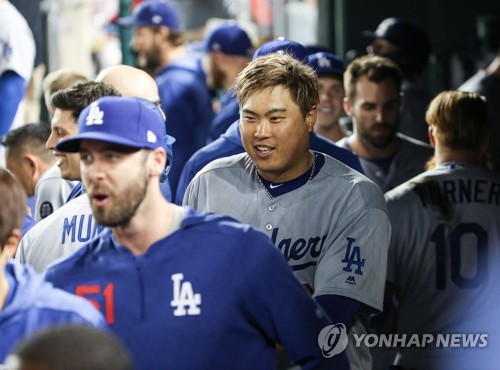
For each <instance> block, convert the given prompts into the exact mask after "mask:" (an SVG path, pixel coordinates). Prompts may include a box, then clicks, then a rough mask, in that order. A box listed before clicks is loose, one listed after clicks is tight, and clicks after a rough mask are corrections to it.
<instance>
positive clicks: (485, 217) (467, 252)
mask: <svg viewBox="0 0 500 370" xmlns="http://www.w3.org/2000/svg"><path fill="white" fill-rule="evenodd" d="M386 200H387V207H388V211H389V216H390V219H391V223H392V230H393V232H392V237H391V244H390V247H389V258H388V271H387V280H388V281H389V282H391V283H392V284H393V285H394V288H395V290H396V291H397V292H399V308H398V322H397V326H398V332H399V333H402V334H404V333H410V334H413V333H416V334H433V333H453V332H454V331H453V328H454V327H458V326H460V325H459V324H461V323H462V322H463V320H464V316H463V313H464V311H466V308H469V307H472V306H473V305H474V304H478V305H479V307H480V306H481V303H480V301H481V300H482V299H483V298H484V296H485V294H486V295H489V294H491V292H492V291H495V290H496V284H497V283H498V281H496V279H490V273H491V271H494V270H495V269H496V267H495V266H494V264H496V262H494V261H496V258H493V257H496V256H497V255H498V254H499V248H498V246H499V245H500V174H497V173H495V172H492V171H488V170H486V169H483V168H481V167H478V166H474V165H471V164H461V163H455V162H450V163H446V164H443V165H440V166H438V167H436V168H435V169H433V170H431V171H427V172H425V173H423V174H421V175H419V176H417V177H416V178H414V179H412V180H410V181H408V182H406V183H404V184H402V185H401V186H399V187H397V188H395V189H393V190H392V191H390V192H388V193H387V194H386ZM492 280H495V281H492ZM478 314H480V311H479V310H478V311H476V315H474V316H477V315H478ZM474 330H475V332H477V333H487V332H488V330H487V328H480V327H477V328H474ZM401 355H402V357H401V359H400V361H399V363H400V364H401V365H403V366H404V367H415V368H426V369H432V368H446V367H442V366H441V367H439V366H433V364H436V363H437V361H438V359H439V358H441V360H442V358H443V357H444V356H453V351H452V348H451V349H450V348H448V349H446V348H444V349H443V348H438V349H436V347H435V345H433V346H428V348H426V349H415V348H402V349H401Z"/></svg>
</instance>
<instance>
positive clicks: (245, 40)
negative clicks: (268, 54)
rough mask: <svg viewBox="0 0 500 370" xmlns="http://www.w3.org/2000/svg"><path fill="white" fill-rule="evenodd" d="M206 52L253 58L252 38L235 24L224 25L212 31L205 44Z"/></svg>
mask: <svg viewBox="0 0 500 370" xmlns="http://www.w3.org/2000/svg"><path fill="white" fill-rule="evenodd" d="M204 48H205V51H207V52H211V51H220V52H221V53H224V54H228V55H236V56H246V57H251V56H252V54H253V46H252V41H251V40H250V37H248V34H247V33H246V32H245V30H243V29H242V28H241V27H240V26H238V25H237V24H236V23H234V22H226V23H222V24H221V25H219V26H216V27H215V28H213V29H211V30H210V31H209V33H208V34H207V36H206V37H205V42H204Z"/></svg>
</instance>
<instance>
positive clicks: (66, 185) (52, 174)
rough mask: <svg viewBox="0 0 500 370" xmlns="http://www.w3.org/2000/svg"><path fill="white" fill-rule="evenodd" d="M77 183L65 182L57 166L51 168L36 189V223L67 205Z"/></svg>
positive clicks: (39, 181)
mask: <svg viewBox="0 0 500 370" xmlns="http://www.w3.org/2000/svg"><path fill="white" fill-rule="evenodd" d="M73 186H75V182H72V181H68V180H64V179H63V178H62V177H61V171H60V170H59V167H58V166H57V165H54V166H52V167H50V168H49V169H48V170H47V171H45V173H44V174H43V175H42V176H41V177H40V180H38V182H37V184H36V187H35V214H34V217H35V221H36V222H38V221H40V220H43V219H44V218H45V217H47V216H49V215H51V214H52V213H53V212H54V211H55V210H56V209H58V208H59V207H61V206H62V205H63V204H64V203H66V199H68V195H69V193H70V192H71V189H72V188H73Z"/></svg>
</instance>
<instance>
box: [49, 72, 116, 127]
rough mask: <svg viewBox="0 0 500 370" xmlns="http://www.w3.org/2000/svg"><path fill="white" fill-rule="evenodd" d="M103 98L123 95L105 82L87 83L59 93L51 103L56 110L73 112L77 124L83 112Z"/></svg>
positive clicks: (75, 85) (81, 83) (52, 98)
mask: <svg viewBox="0 0 500 370" xmlns="http://www.w3.org/2000/svg"><path fill="white" fill-rule="evenodd" d="M103 96H121V94H120V93H119V92H118V90H116V89H115V88H114V87H113V86H111V85H109V84H107V83H105V82H96V81H87V82H79V83H76V84H74V85H73V86H71V87H68V88H67V89H64V90H59V91H57V92H56V93H54V95H52V97H51V102H52V105H53V106H54V107H55V108H59V109H63V110H69V111H71V116H72V117H73V118H74V119H75V122H77V121H78V116H79V115H80V113H81V112H82V110H84V109H85V108H86V107H87V106H88V105H90V104H91V103H93V102H94V101H96V100H97V99H99V98H102V97H103Z"/></svg>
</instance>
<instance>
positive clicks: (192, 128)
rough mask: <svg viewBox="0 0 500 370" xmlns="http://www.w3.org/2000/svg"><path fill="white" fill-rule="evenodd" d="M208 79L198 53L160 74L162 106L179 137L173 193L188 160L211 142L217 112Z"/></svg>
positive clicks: (169, 130)
mask: <svg viewBox="0 0 500 370" xmlns="http://www.w3.org/2000/svg"><path fill="white" fill-rule="evenodd" d="M205 80H206V76H205V73H204V72H203V69H202V67H201V59H200V56H199V55H197V54H195V53H187V54H186V55H183V56H181V57H179V58H176V59H174V60H173V61H172V62H171V63H169V64H168V65H167V66H166V67H165V68H164V69H162V70H161V71H160V72H159V73H158V74H157V75H156V84H157V85H158V92H159V94H160V98H161V101H162V109H163V110H164V112H165V115H166V116H167V133H168V134H169V135H171V136H173V137H174V138H175V140H176V141H175V143H174V145H173V154H174V158H175V162H174V163H173V164H172V168H171V170H170V173H169V175H168V180H169V182H170V189H171V191H172V197H174V196H175V192H176V189H177V183H178V181H179V177H180V175H181V171H182V168H183V167H184V163H186V162H187V160H188V159H189V158H190V157H191V155H192V154H193V153H194V152H195V151H197V150H198V149H200V148H201V147H203V146H204V145H205V144H206V143H207V137H208V130H209V127H210V123H211V122H212V119H213V117H214V112H213V109H212V100H211V95H210V92H209V90H208V87H207V84H206V82H205ZM172 199H175V198H172Z"/></svg>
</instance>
